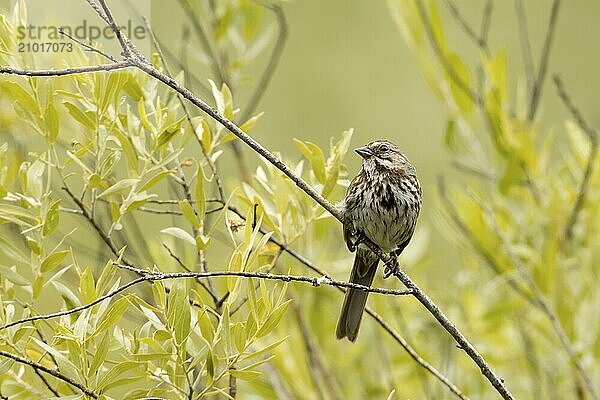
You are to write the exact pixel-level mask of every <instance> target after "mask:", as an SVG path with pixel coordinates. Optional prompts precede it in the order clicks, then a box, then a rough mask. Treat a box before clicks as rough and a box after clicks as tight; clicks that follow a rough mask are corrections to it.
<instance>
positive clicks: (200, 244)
mask: <svg viewBox="0 0 600 400" xmlns="http://www.w3.org/2000/svg"><path fill="white" fill-rule="evenodd" d="M209 244H210V237H208V236H204V235H198V236H196V247H197V248H198V250H206V248H207V247H208V245H209Z"/></svg>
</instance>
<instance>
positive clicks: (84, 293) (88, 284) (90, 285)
mask: <svg viewBox="0 0 600 400" xmlns="http://www.w3.org/2000/svg"><path fill="white" fill-rule="evenodd" d="M79 293H81V298H82V299H83V301H84V302H86V303H91V302H92V301H94V300H96V298H97V294H96V286H95V284H94V275H93V274H92V270H91V268H90V267H86V269H85V270H84V271H83V273H82V274H81V277H80V278H79Z"/></svg>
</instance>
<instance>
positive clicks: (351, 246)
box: [348, 231, 367, 252]
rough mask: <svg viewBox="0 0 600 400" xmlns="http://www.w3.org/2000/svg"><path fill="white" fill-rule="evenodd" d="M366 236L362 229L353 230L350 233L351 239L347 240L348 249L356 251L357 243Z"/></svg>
mask: <svg viewBox="0 0 600 400" xmlns="http://www.w3.org/2000/svg"><path fill="white" fill-rule="evenodd" d="M366 238H367V237H366V236H365V234H364V233H363V232H362V231H355V232H353V233H352V239H351V240H350V242H349V246H348V249H349V250H350V251H352V252H354V251H356V249H357V248H358V245H359V244H361V243H362V242H364V241H365V239H366Z"/></svg>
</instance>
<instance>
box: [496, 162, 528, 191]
mask: <svg viewBox="0 0 600 400" xmlns="http://www.w3.org/2000/svg"><path fill="white" fill-rule="evenodd" d="M524 181H525V173H524V171H523V168H521V166H520V165H519V162H518V161H517V160H515V159H509V160H508V161H507V164H506V167H505V168H504V172H503V173H502V176H501V177H500V180H499V181H498V189H499V190H500V193H502V194H504V195H507V194H508V192H509V190H510V188H511V187H513V186H515V185H519V184H521V183H523V182H524Z"/></svg>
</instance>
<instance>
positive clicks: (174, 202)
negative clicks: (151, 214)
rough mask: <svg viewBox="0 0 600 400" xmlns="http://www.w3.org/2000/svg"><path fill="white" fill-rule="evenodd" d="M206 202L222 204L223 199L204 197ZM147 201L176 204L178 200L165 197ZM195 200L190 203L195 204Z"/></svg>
mask: <svg viewBox="0 0 600 400" xmlns="http://www.w3.org/2000/svg"><path fill="white" fill-rule="evenodd" d="M204 201H205V202H206V203H221V204H223V203H224V202H223V200H221V199H211V198H208V199H205V200H204ZM147 202H148V203H152V204H172V205H178V204H179V200H173V199H166V200H161V199H148V201H147ZM195 203H196V201H195V200H192V202H191V203H190V204H195Z"/></svg>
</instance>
